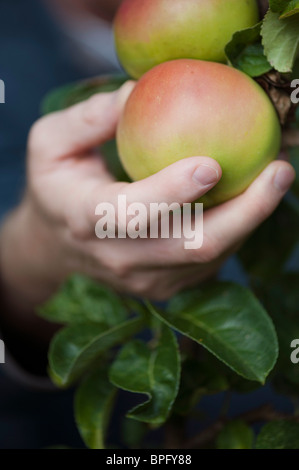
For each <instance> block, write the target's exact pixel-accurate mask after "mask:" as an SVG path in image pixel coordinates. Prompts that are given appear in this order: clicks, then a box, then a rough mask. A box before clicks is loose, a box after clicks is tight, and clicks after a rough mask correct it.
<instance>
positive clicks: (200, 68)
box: [117, 59, 281, 207]
mask: <svg viewBox="0 0 299 470" xmlns="http://www.w3.org/2000/svg"><path fill="white" fill-rule="evenodd" d="M280 135H281V132H280V125H279V122H278V118H277V115H276V112H275V110H274V108H273V106H272V104H271V102H270V100H269V98H268V97H267V95H266V94H265V93H264V91H263V90H262V89H261V88H260V87H259V86H258V85H257V84H256V83H255V82H254V81H253V80H252V79H250V78H249V77H247V76H246V75H245V74H243V73H241V72H239V71H237V70H236V69H233V68H231V67H228V66H226V65H222V64H217V63H212V62H204V61H197V60H189V59H181V60H176V61H171V62H167V63H164V64H161V65H159V66H157V67H155V68H154V69H153V70H151V71H150V72H148V73H147V74H146V75H144V76H143V77H142V78H141V80H140V81H139V83H138V84H137V86H136V88H135V90H134V91H133V93H132V95H131V97H130V99H129V100H128V103H127V105H126V108H125V111H124V114H123V116H122V119H121V121H120V124H119V127H118V133H117V142H118V149H119V154H120V157H121V160H122V163H123V165H124V167H125V169H126V171H127V172H128V174H129V175H130V177H131V178H132V179H134V180H139V179H143V178H146V177H147V176H149V175H152V174H154V173H157V172H158V171H160V170H161V169H162V168H164V167H166V166H168V165H170V164H171V163H174V162H175V161H177V160H180V159H181V158H183V157H189V156H192V155H208V156H209V157H212V158H214V159H215V160H217V161H218V163H219V164H220V166H221V168H222V173H223V176H222V179H221V181H220V183H218V185H217V187H216V188H214V189H213V190H211V191H210V192H209V193H208V194H207V195H206V196H205V197H204V198H203V199H202V201H203V202H204V203H205V205H206V207H208V206H212V205H216V204H219V203H221V202H224V201H226V200H228V199H231V198H233V197H235V196H237V195H238V194H240V193H242V192H243V191H244V190H245V189H246V188H247V187H248V186H249V184H250V183H251V182H252V181H253V180H254V179H255V178H256V177H257V175H258V174H260V172H261V171H262V170H263V169H264V168H265V167H266V165H267V164H268V163H269V162H270V161H271V160H274V159H275V158H276V157H277V154H278V152H279V148H280Z"/></svg>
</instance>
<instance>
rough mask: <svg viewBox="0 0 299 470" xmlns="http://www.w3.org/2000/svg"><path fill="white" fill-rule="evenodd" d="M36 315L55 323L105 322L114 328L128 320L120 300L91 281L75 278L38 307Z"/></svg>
mask: <svg viewBox="0 0 299 470" xmlns="http://www.w3.org/2000/svg"><path fill="white" fill-rule="evenodd" d="M39 315H40V316H42V317H43V318H46V319H47V320H48V321H52V322H55V323H82V322H85V321H91V322H100V323H102V322H105V323H106V324H107V325H109V326H114V325H117V324H119V323H121V322H122V321H124V320H125V319H126V318H127V317H128V311H127V309H126V307H125V305H124V303H123V301H122V299H121V298H120V297H119V296H118V295H117V294H116V293H115V292H114V291H112V290H111V289H109V288H108V287H106V286H103V285H101V284H98V283H97V282H95V281H92V280H91V279H89V278H87V277H85V276H81V275H74V276H72V277H71V278H69V279H68V281H67V282H66V283H65V284H64V285H63V286H62V287H61V289H60V290H59V292H58V293H57V294H56V295H55V296H54V297H53V298H52V299H51V300H49V301H48V302H47V303H46V304H45V305H43V306H42V307H40V308H39Z"/></svg>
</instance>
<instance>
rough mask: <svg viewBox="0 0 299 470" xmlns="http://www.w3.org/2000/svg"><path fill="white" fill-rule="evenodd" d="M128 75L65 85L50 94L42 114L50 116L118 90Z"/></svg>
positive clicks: (98, 78)
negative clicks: (94, 97)
mask: <svg viewBox="0 0 299 470" xmlns="http://www.w3.org/2000/svg"><path fill="white" fill-rule="evenodd" d="M128 79H129V77H128V76H126V75H111V76H103V77H97V78H92V79H88V80H84V81H81V82H76V83H72V84H70V85H65V86H63V87H60V88H58V89H56V90H54V91H52V92H50V93H49V94H48V95H47V96H46V97H45V98H44V100H43V103H42V113H43V114H48V113H53V112H55V111H60V110H62V109H65V108H68V107H69V106H72V105H74V104H77V103H80V102H81V101H84V100H87V99H88V98H90V97H91V96H92V95H94V94H96V93H106V92H110V91H115V90H118V88H120V87H121V86H122V85H123V84H124V83H125V82H126V81H127V80H128Z"/></svg>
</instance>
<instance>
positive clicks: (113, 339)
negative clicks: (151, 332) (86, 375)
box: [49, 317, 143, 387]
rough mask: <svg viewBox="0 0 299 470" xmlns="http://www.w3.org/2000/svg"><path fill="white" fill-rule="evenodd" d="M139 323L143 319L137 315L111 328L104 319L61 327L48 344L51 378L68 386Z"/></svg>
mask: <svg viewBox="0 0 299 470" xmlns="http://www.w3.org/2000/svg"><path fill="white" fill-rule="evenodd" d="M142 326H143V319H142V318H141V317H136V318H133V319H131V320H128V321H126V322H123V323H120V324H119V325H116V326H113V327H110V325H108V324H107V323H104V322H103V323H91V322H89V323H82V324H75V325H71V326H68V327H66V328H63V329H62V330H60V331H59V332H58V333H57V334H56V335H55V336H54V338H53V340H52V342H51V345H50V350H49V365H50V374H51V378H52V379H53V381H54V382H55V383H56V385H58V386H60V387H65V386H68V385H70V384H71V383H72V382H74V381H75V380H76V379H77V378H78V377H79V376H80V375H82V373H83V372H86V371H88V369H89V368H90V367H91V366H92V365H93V364H94V363H95V361H96V360H98V359H99V358H100V356H101V355H102V354H103V353H104V352H105V351H106V350H107V349H110V348H111V347H113V346H115V345H116V344H118V343H121V342H123V341H124V340H125V339H127V338H128V337H130V336H131V335H133V334H135V333H136V332H137V331H139V330H140V329H141V327H142Z"/></svg>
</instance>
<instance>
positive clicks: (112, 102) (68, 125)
mask: <svg viewBox="0 0 299 470" xmlns="http://www.w3.org/2000/svg"><path fill="white" fill-rule="evenodd" d="M134 86H135V83H134V82H133V81H128V82H126V83H125V84H124V85H123V86H122V87H121V88H120V89H119V90H117V91H115V92H113V93H98V94H96V95H94V96H92V97H91V98H89V99H88V100H87V101H84V102H82V103H79V104H77V105H75V106H72V107H70V108H68V109H66V110H63V111H59V112H56V113H53V114H49V115H48V116H46V117H44V118H42V119H40V120H39V121H37V123H36V124H35V125H34V126H33V128H32V130H31V133H30V138H29V147H30V150H31V151H32V152H33V153H36V154H38V156H39V158H41V157H42V156H43V157H46V158H52V159H56V158H59V159H61V158H63V157H68V156H69V155H77V154H80V153H82V152H86V151H89V150H90V149H92V148H93V147H96V146H98V145H100V144H102V143H103V142H105V141H106V140H108V139H110V138H112V137H113V136H114V135H115V130H116V126H117V122H118V119H119V116H120V113H121V111H122V109H123V107H124V104H125V102H126V100H127V98H128V96H129V95H130V93H131V91H132V89H133V88H134Z"/></svg>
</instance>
